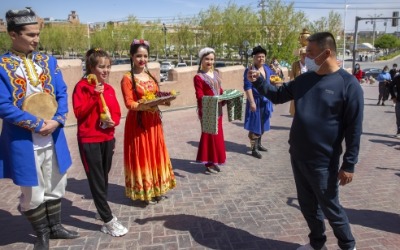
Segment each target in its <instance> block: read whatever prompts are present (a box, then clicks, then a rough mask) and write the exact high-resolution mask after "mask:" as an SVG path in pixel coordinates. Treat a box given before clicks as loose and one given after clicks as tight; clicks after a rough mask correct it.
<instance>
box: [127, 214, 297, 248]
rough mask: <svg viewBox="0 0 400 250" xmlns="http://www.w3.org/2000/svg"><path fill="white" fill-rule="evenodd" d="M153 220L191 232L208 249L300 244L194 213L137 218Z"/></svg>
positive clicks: (283, 246)
mask: <svg viewBox="0 0 400 250" xmlns="http://www.w3.org/2000/svg"><path fill="white" fill-rule="evenodd" d="M152 221H164V226H165V227H166V228H169V229H171V230H178V231H185V232H189V233H190V235H191V237H192V238H193V239H194V240H195V241H196V242H197V243H198V244H200V245H202V246H204V247H205V248H207V249H268V250H269V249H276V250H278V249H279V250H283V249H296V247H298V246H299V245H298V244H295V243H289V242H285V241H279V240H272V239H264V238H261V237H258V236H255V235H252V234H250V233H249V232H247V231H245V230H242V229H238V228H234V227H230V226H227V225H225V224H224V223H222V222H219V221H216V220H212V219H208V218H204V217H199V216H194V215H186V214H177V215H165V216H156V217H149V218H145V219H136V220H135V222H136V223H138V224H140V225H144V224H146V223H148V222H152ZM188 247H190V246H188Z"/></svg>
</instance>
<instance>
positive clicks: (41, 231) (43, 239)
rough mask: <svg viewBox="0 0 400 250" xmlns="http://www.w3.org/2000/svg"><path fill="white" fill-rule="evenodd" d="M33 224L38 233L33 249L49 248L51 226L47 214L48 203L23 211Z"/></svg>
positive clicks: (46, 249)
mask: <svg viewBox="0 0 400 250" xmlns="http://www.w3.org/2000/svg"><path fill="white" fill-rule="evenodd" d="M23 213H24V215H25V216H26V217H27V218H28V220H29V222H30V223H31V224H32V228H33V230H34V231H35V233H36V237H37V238H36V242H35V245H34V247H33V250H48V249H49V236H50V228H49V222H48V220H47V215H46V204H45V203H42V204H40V206H39V207H37V208H35V209H31V210H28V211H26V212H23Z"/></svg>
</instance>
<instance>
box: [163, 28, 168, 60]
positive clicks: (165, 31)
mask: <svg viewBox="0 0 400 250" xmlns="http://www.w3.org/2000/svg"><path fill="white" fill-rule="evenodd" d="M162 31H163V32H164V51H165V60H167V27H166V26H165V23H163V27H162Z"/></svg>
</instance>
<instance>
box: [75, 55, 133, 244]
mask: <svg viewBox="0 0 400 250" xmlns="http://www.w3.org/2000/svg"><path fill="white" fill-rule="evenodd" d="M110 69H111V59H110V57H109V55H108V54H107V52H105V51H103V50H101V49H90V50H89V51H88V52H87V53H86V74H85V76H84V77H83V78H82V79H81V80H80V81H79V82H78V83H77V84H76V86H75V89H74V92H73V94H72V101H73V107H74V113H75V116H76V118H77V121H78V145H79V152H80V155H81V160H82V164H83V166H84V168H85V172H86V176H87V179H88V182H89V187H90V191H91V193H92V196H93V201H94V204H95V206H96V208H97V212H98V214H99V215H100V218H101V219H102V220H103V221H104V225H103V226H102V227H101V231H102V232H103V233H107V234H110V235H112V236H114V237H118V236H122V235H125V234H126V233H127V232H128V229H126V228H125V227H124V226H123V225H122V224H121V223H120V222H119V221H118V220H117V217H115V216H114V215H113V214H112V212H111V209H110V206H109V205H108V202H107V192H108V173H109V172H110V170H111V164H112V157H113V155H114V148H115V138H114V131H115V126H117V125H118V124H119V122H120V119H121V110H120V107H119V104H118V101H117V98H116V95H115V91H114V89H113V87H111V85H109V84H107V83H106V80H107V78H108V76H109V74H110Z"/></svg>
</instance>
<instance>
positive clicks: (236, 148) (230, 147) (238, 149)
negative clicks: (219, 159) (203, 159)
mask: <svg viewBox="0 0 400 250" xmlns="http://www.w3.org/2000/svg"><path fill="white" fill-rule="evenodd" d="M243 131H244V130H243ZM246 136H247V135H246ZM225 139H226V138H225ZM187 143H188V144H190V145H192V146H193V147H195V148H196V150H197V148H198V147H199V142H198V141H188V142H187ZM225 149H226V151H227V152H232V153H238V154H245V155H247V151H248V148H247V145H246V144H239V143H236V142H231V141H227V140H225Z"/></svg>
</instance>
